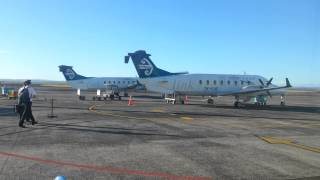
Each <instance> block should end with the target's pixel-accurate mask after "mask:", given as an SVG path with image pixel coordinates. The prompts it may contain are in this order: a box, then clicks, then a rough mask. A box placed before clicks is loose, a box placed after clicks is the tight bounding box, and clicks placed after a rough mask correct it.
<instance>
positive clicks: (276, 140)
mask: <svg viewBox="0 0 320 180" xmlns="http://www.w3.org/2000/svg"><path fill="white" fill-rule="evenodd" d="M259 138H260V139H262V140H264V141H266V142H267V143H269V144H284V145H288V146H291V147H295V148H299V149H303V150H307V151H311V152H316V153H320V148H316V147H310V146H305V145H301V144H296V143H294V142H292V140H290V139H280V138H275V137H270V136H262V137H259Z"/></svg>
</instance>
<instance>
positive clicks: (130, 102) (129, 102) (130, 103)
mask: <svg viewBox="0 0 320 180" xmlns="http://www.w3.org/2000/svg"><path fill="white" fill-rule="evenodd" d="M132 105H133V99H132V97H131V96H130V97H129V101H128V106H132Z"/></svg>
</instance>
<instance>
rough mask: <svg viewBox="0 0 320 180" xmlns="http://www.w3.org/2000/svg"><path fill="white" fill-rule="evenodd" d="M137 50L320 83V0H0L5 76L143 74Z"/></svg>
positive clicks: (185, 62) (206, 66) (178, 65)
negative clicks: (62, 69)
mask: <svg viewBox="0 0 320 180" xmlns="http://www.w3.org/2000/svg"><path fill="white" fill-rule="evenodd" d="M138 49H145V50H147V51H148V52H149V53H150V54H152V59H153V61H154V62H155V63H156V64H157V65H158V67H161V68H163V69H166V70H169V71H173V72H174V71H189V72H190V73H226V74H230V73H231V74H243V72H244V71H245V72H246V73H247V74H259V75H262V76H265V77H267V78H269V77H274V78H275V82H278V83H282V82H284V78H285V77H289V78H290V79H291V81H292V83H293V84H297V85H300V84H320V1H319V0H245V1H242V0H234V1H231V0H221V1H215V0H112V1H111V0H101V1H98V0H0V62H1V64H0V66H1V68H0V79H4V78H22V79H26V78H36V79H51V80H63V76H62V75H61V74H60V73H59V71H58V67H57V66H58V65H60V64H65V65H72V66H74V67H75V69H76V71H77V72H78V73H80V74H83V75H87V76H136V72H135V70H134V67H133V65H132V63H130V64H124V60H123V57H124V56H125V55H126V53H128V52H132V51H135V50H138Z"/></svg>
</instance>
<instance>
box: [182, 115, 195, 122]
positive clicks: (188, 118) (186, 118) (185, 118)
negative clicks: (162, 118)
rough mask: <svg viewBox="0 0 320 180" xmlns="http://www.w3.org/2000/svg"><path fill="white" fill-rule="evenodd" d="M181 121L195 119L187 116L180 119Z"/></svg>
mask: <svg viewBox="0 0 320 180" xmlns="http://www.w3.org/2000/svg"><path fill="white" fill-rule="evenodd" d="M180 119H183V120H186V121H192V120H193V118H192V117H186V116H182V117H180Z"/></svg>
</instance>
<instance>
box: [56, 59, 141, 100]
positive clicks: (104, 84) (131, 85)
mask: <svg viewBox="0 0 320 180" xmlns="http://www.w3.org/2000/svg"><path fill="white" fill-rule="evenodd" d="M59 69H60V72H62V73H63V75H64V77H65V79H66V81H67V82H68V83H69V85H70V86H71V87H72V88H73V89H81V90H97V89H108V88H111V87H112V88H117V89H118V90H119V91H120V92H124V94H125V95H124V96H127V91H128V90H129V89H135V88H137V86H139V84H138V81H137V80H138V78H132V77H85V76H81V75H79V74H77V73H76V72H75V71H74V70H73V68H72V66H66V65H60V66H59Z"/></svg>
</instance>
